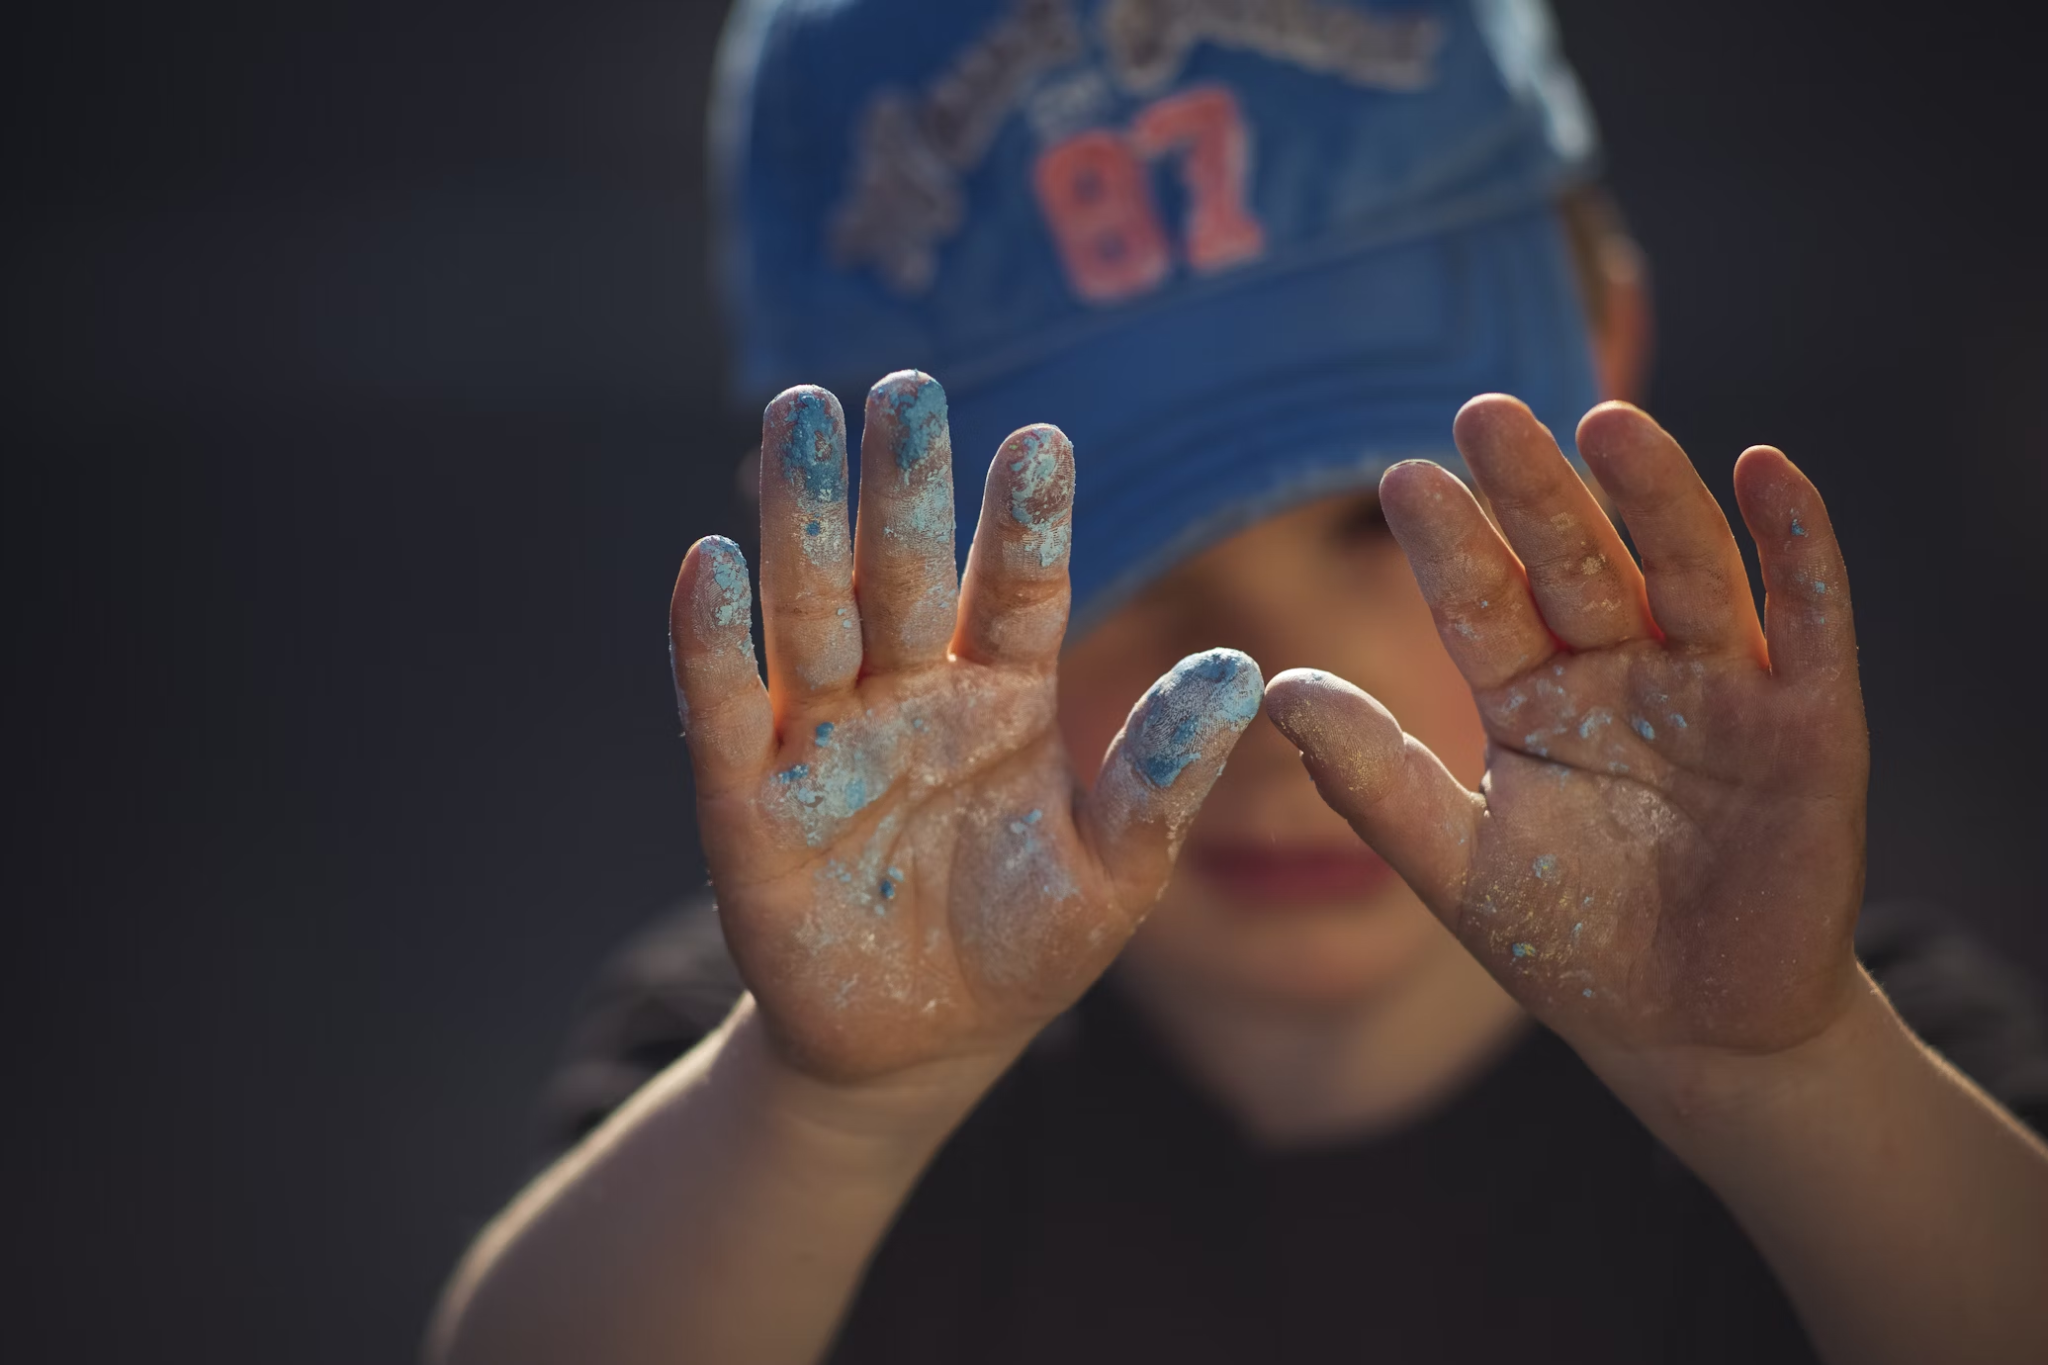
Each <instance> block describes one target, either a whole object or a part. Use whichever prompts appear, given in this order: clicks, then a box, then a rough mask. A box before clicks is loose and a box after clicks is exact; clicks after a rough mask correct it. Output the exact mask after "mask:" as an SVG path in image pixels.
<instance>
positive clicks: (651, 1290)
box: [429, 1000, 1000, 1365]
mask: <svg viewBox="0 0 2048 1365" xmlns="http://www.w3.org/2000/svg"><path fill="white" fill-rule="evenodd" d="M999 1070H1000V1068H999V1067H995V1066H994V1065H993V1064H992V1063H982V1062H976V1063H972V1064H962V1065H961V1066H960V1067H959V1068H958V1069H957V1070H955V1071H946V1072H941V1073H936V1074H931V1075H927V1076H924V1077H921V1078H919V1079H918V1080H916V1081H909V1080H902V1079H898V1080H892V1081H891V1082H890V1083H889V1085H888V1087H887V1088H886V1089H882V1090H877V1091H874V1092H864V1093H851V1092H844V1091H839V1090H835V1089H833V1088H831V1087H827V1086H824V1085H822V1084H820V1083H818V1082H816V1081H813V1080H810V1079H808V1078H806V1077H804V1076H801V1075H799V1074H797V1073H795V1072H792V1071H790V1070H789V1069H788V1068H787V1067H786V1066H784V1065H783V1064H782V1063H781V1062H780V1061H779V1060H777V1058H776V1056H775V1054H774V1052H773V1050H772V1049H771V1048H770V1046H769V1045H768V1042H767V1039H766V1037H765V1036H764V1033H763V1030H762V1027H761V1020H760V1017H759V1015H758V1014H757V1013H756V1012H755V1011H754V1009H753V1007H752V1002H751V1000H742V1002H741V1004H740V1006H739V1008H738V1009H736V1010H735V1011H734V1013H733V1015H732V1017H731V1018H729V1019H728V1020H727V1021H726V1023H725V1025H724V1026H723V1027H721V1028H720V1029H719V1031H718V1032H717V1033H716V1034H714V1035H712V1037H710V1038H708V1039H706V1040H705V1041H704V1043H702V1044H700V1045H699V1046H698V1047H697V1048H696V1049H694V1050H693V1051H692V1052H691V1053H690V1054H689V1055H688V1056H686V1057H684V1058H682V1059H681V1060H679V1061H678V1062H676V1064H675V1065H673V1066H671V1067H670V1068H669V1069H668V1070H667V1071H665V1072H663V1073H662V1075H661V1076H659V1077H658V1078H657V1079H655V1080H654V1081H653V1082H651V1083H650V1084H649V1085H648V1086H647V1087H646V1088H645V1089H644V1090H642V1091H641V1092H640V1093H639V1094H638V1095H636V1096H635V1097H634V1098H633V1099H632V1100H631V1101H630V1102H629V1103H628V1104H626V1105H625V1106H624V1107H623V1108H621V1109H620V1111H619V1112H618V1113H617V1114H615V1115H613V1116H612V1118H611V1119H610V1120H609V1121H608V1122H607V1123H606V1124H605V1125H604V1126H603V1127H602V1128H600V1129H599V1130H598V1131H597V1132H596V1133H594V1134H592V1135H591V1136H590V1137H589V1138H588V1139H586V1140H585V1141H584V1143H583V1144H582V1145H581V1146H580V1147H578V1148H577V1149H576V1150H575V1151H574V1152H572V1153H570V1154H569V1155H567V1156H565V1157H564V1158H563V1159H562V1160H561V1161H559V1162H557V1163H556V1164H555V1166H553V1167H552V1168H551V1169H549V1170H548V1171H547V1172H546V1173H545V1174H543V1175H542V1176H540V1177H539V1178H538V1179H537V1180H535V1181H534V1183H533V1184H532V1185H531V1186H529V1187H528V1188H527V1190H526V1191H525V1192H524V1193H523V1194H521V1195H520V1197H519V1198H518V1199H517V1200H515V1201H514V1202H513V1204H512V1206H511V1207H510V1208H509V1209H507V1210H506V1211H505V1212H504V1213H503V1214H501V1215H500V1216H499V1217H498V1219H497V1220H496V1221H495V1222H494V1223H492V1225H491V1226H490V1227H489V1228H488V1229H486V1230H485V1232H484V1233H483V1235H482V1236H481V1237H479V1238H478V1239H477V1242H476V1245H475V1246H474V1247H473V1248H472V1249H471V1251H470V1253H469V1255H468V1257H467V1258H466V1259H465V1261H464V1263H463V1265H462V1266H461V1268H460V1269H459V1270H458V1271H457V1273H456V1276H455V1279H454V1281H453V1283H452V1284H451V1285H450V1287H449V1289H448V1291H447V1294H446V1296H445V1298H444V1301H443V1302H442V1305H441V1309H440V1312H439V1314H438V1318H437V1321H436V1324H435V1328H434V1333H433V1341H432V1343H431V1346H430V1350H429V1359H430V1360H432V1361H434V1362H435V1365H486V1362H487V1363H488V1365H520V1362H527V1361H530V1362H535V1365H541V1363H542V1362H546V1365H559V1362H562V1361H572V1360H573V1361H576V1362H578V1363H579V1365H628V1363H629V1362H649V1363H650V1365H652V1362H661V1363H662V1365H672V1363H673V1362H676V1361H685V1360H687V1361H718V1362H721V1365H809V1362H813V1361H816V1360H818V1359H819V1358H820V1357H822V1356H823V1354H824V1352H825V1350H826V1349H827V1347H828V1346H829V1345H830V1342H831V1339H832V1336H833V1333H834V1332H835V1330H836V1329H837V1327H838V1324H839V1320H840V1318H841V1316H842V1315H843V1313H844V1312H845V1309H846V1305H847V1303H848V1302H849V1301H850V1299H851V1297H852V1295H853V1291H854V1288H855V1286H856V1285H857V1284H858V1282H859V1279H860V1276H861V1273H862V1271H863V1269H864V1267H865V1266H866V1263H867V1260H868V1258H869V1256H870V1255H871V1254H872V1252H873V1250H874V1248H875V1246H876V1244H877V1243H878V1242H879V1241H880V1239H881V1236H882V1233H883V1231H884V1230H885V1229H886V1228H887V1227H888V1225H889V1222H890V1220H891V1219H892V1218H894V1216H895V1214H896V1212H897V1210H898V1208H899V1207H900V1206H901V1205H902V1203H903V1201H904V1199H905V1198H906V1197H907V1195H908V1194H909V1191H910V1189H911V1187H912V1186H913V1185H914V1184H915V1182H916V1180H917V1178H918V1175H919V1173H920V1172H921V1171H922V1170H923V1168H924V1166H925V1164H926V1162H927V1161H929V1159H930V1157H931V1155H932V1153H933V1152H935V1151H936V1150H937V1149H938V1146H939V1145H940V1143H941V1142H943V1141H944V1139H945V1137H946V1135H947V1133H949V1132H950V1131H951V1129H952V1128H953V1127H954V1125H955V1124H957V1123H958V1121H959V1120H960V1119H961V1118H962V1117H963V1116H964V1115H965V1114H966V1113H967V1112H968V1110H969V1109H971V1108H972V1107H973V1105H974V1103H975V1102H976V1100H977V1099H978V1098H979V1096H980V1095H981V1093H982V1092H983V1091H984V1090H985V1089H986V1087H987V1086H988V1085H989V1084H990V1083H991V1082H992V1081H993V1080H994V1079H995V1076H996V1075H997V1074H999Z"/></svg>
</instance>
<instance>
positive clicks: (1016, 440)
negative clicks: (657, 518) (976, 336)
mask: <svg viewBox="0 0 2048 1365" xmlns="http://www.w3.org/2000/svg"><path fill="white" fill-rule="evenodd" d="M866 420H867V427H866V432H865V435H864V438H863V450H864V452H865V459H864V464H863V478H862V482H861V493H860V516H859V520H858V527H857V534H856V532H855V528H853V527H849V525H848V520H847V499H846V486H847V471H846V425H845V418H844V416H843V414H842V413H841V411H840V407H839V403H838V401H837V400H836V399H834V398H833V397H832V395H831V394H829V393H826V392H825V391H823V390H822V389H815V388H799V389H792V390H790V391H789V392H787V393H785V394H783V395H782V396H781V397H779V398H777V399H776V400H775V401H774V402H773V403H772V404H770V405H769V407H768V411H767V413H766V415H765V417H764V419H763V427H762V445H761V599H762V610H763V614H764V616H765V621H764V630H763V635H764V638H765V639H766V641H767V651H768V683H767V686H766V687H763V685H762V681H761V677H760V673H759V671H758V669H757V667H756V665H755V662H754V654H753V647H752V644H751V641H750V628H751V612H750V593H749V587H748V582H747V570H746V564H745V562H744V561H743V560H742V559H741V557H740V553H739V550H738V548H737V547H735V546H734V545H733V544H732V543H731V542H730V541H725V540H719V539H710V540H705V541H700V542H699V543H698V544H696V545H695V546H693V547H692V548H691V550H690V553H689V555H688V557H687V558H686V559H685V560H684V561H683V569H682V573H681V575H680V576H679V577H678V579H677V580H676V590H675V597H674V600H673V602H672V605H671V608H670V638H671V640H672V643H673V647H674V652H675V674H676V683H677V688H678V693H679V697H680V700H681V703H682V706H683V710H684V714H685V729H686V732H687V735H688V738H689V745H690V758H691V763H692V766H693V768H694V771H695V774H696V785H697V806H698V814H699V819H700V824H701V828H702V831H703V836H704V846H705V849H706V856H707V859H708V861H709V864H710V870H711V879H712V884H713V887H714V889H715V890H716V892H717V896H718V906H719V913H720V916H721V918H722V920H723V923H724V928H725V934H726V939H727V942H728V943H729V945H730V946H731V948H732V951H733V955H734V957H735V959H736V961H737V962H738V964H739V967H740V971H741V974H742V976H743V977H744V978H745V980H746V982H747V985H748V987H749V988H750V990H751V991H752V993H753V995H754V997H755V999H756V1002H757V1003H758V1005H759V1007H760V1009H761V1011H762V1014H763V1016H764V1019H765V1022H766V1024H767V1026H768V1028H769V1030H770V1033H771V1036H772V1037H773V1038H774V1039H775V1041H776V1042H777V1044H778V1046H779V1048H780V1050H781V1051H782V1052H783V1054H784V1056H785V1058H786V1059H787V1060H789V1061H790V1062H792V1063H793V1064H795V1065H796V1066H798V1067H800V1068H801V1069H803V1070H804V1071H806V1072H807V1073H809V1074H811V1075H813V1076H816V1077H818V1078H820V1079H824V1080H829V1081H863V1080H870V1079H874V1078H878V1077H882V1076H887V1075H891V1074H895V1073H900V1072H904V1071H907V1070H909V1069H910V1068H913V1067H917V1066H919V1065H920V1064H923V1063H929V1062H945V1061H948V1060H954V1059H963V1060H968V1061H978V1060H981V1059H986V1058H996V1059H1001V1060H1007V1057H1008V1055H1009V1054H1010V1053H1012V1052H1014V1051H1015V1050H1016V1049H1017V1048H1018V1047H1021V1046H1022V1044H1023V1043H1024V1042H1025V1041H1027V1040H1028V1039H1029V1038H1030V1037H1031V1035H1032V1034H1033V1033H1035V1032H1036V1031H1037V1029H1038V1028H1039V1027H1040V1026H1042V1025H1043V1024H1044V1023H1045V1022H1046V1021H1047V1020H1049V1019H1051V1018H1052V1017H1053V1016H1054V1015H1055V1014H1057V1013H1059V1012H1060V1011H1061V1010H1062V1009H1064V1008H1066V1007H1067V1006H1068V1005H1069V1004H1071V1003H1072V1002H1073V1001H1074V1000H1075V999H1076V998H1077V997H1078V996H1079V995H1080V994H1081V992H1082V991H1083V990H1084V989H1086V987H1087V986H1088V985H1089V983H1090V982H1092V981H1093V980H1094V979H1095V978H1096V976H1098V975H1099V974H1100V973H1101V972H1102V970H1103V969H1104V968H1105V967H1107V966H1108V964H1109V963H1110V961H1111V960H1112V959H1113V958H1114V957H1115V956H1116V953H1117V951H1118V949H1120V948H1121V947H1122V946H1123V944H1124V941H1125V940H1126V939H1127V938H1128V937H1129V936H1130V934H1131V932H1132V930H1133V929H1134V928H1135V927H1136V925H1137V924H1138V922H1139V920H1140V919H1142V918H1143V916H1144V914H1145V912H1146V911H1147V910H1148V909H1149V908H1150V907H1151V905H1152V903H1153V902H1154V900H1156V899H1157V897H1158V894H1159V891H1160V889H1161V887H1162V886H1164V884H1165V882H1166V877H1167V874H1168V872H1169V871H1170V870H1171V867H1172V863H1173V857H1174V854H1175V852H1176V851H1177V849H1178V846H1179V842H1180V837H1181V834H1182V832H1183V831H1184V829H1185V828H1186V826H1187V823H1188V821H1189V820H1190V819H1192V818H1193V816H1194V813H1195V811H1196V809H1197V808H1198V807H1199V806H1200V805H1201V802H1202V798H1203V797H1204V796H1206V795H1207V794H1208V791H1209V787H1210V785H1211V784H1212V783H1213V782H1214V781H1215V778H1216V774H1217V773H1218V772H1219V771H1221V767H1222V763H1223V760H1224V759H1225V757H1226V756H1227V755H1228V754H1229V752H1230V749H1231V746H1232V745H1233V744H1235V742H1236V740H1237V736H1238V735H1239V733H1241V732H1242V731H1243V729H1244V727H1245V726H1246V725H1247V724H1249V723H1250V721H1251V719H1252V717H1253V716H1254V715H1255V714H1256V713H1257V710H1258V705H1259V697H1260V686H1261V685H1260V678H1259V673H1258V668H1257V666H1256V665H1255V664H1253V663H1252V661H1251V660H1250V659H1248V658H1246V657H1245V656H1243V655H1241V654H1237V653H1234V652H1231V651H1227V650H1217V651H1211V652H1210V653H1207V654H1201V655H1196V656H1194V657H1193V658H1190V659H1187V660H1184V661H1182V663H1181V664H1180V665H1178V666H1177V667H1176V668H1175V669H1174V670H1173V671H1172V672H1170V673H1169V674H1167V676H1166V677H1165V678H1163V679H1161V680H1160V681H1159V683H1158V684H1157V685H1155V686H1154V687H1153V688H1152V690H1151V691H1150V692H1149V693H1147V694H1146V696H1145V697H1144V698H1143V699H1142V700H1141V701H1140V702H1139V703H1138V706H1137V708H1136V709H1135V710H1134V711H1133V712H1132V714H1131V719H1130V722H1129V723H1128V724H1127V725H1126V727H1125V729H1124V732H1123V734H1122V735H1120V736H1119V737H1118V739H1117V741H1116V742H1115V744H1113V745H1112V746H1111V748H1110V751H1109V754H1108V755H1107V757H1105V758H1104V760H1103V767H1102V772H1101V775H1100V776H1099V777H1098V779H1097V781H1096V783H1095V786H1094V789H1093V791H1092V792H1084V791H1083V790H1082V789H1081V788H1080V786H1079V784H1077V783H1076V781H1075V779H1074V775H1073V773H1072V771H1071V770H1070V768H1069V766H1068V762H1067V756H1066V754H1065V752H1064V751H1063V750H1062V747H1061V744H1060V740H1059V736H1058V733H1057V731H1056V730H1055V728H1054V702H1055V681H1056V673H1055V666H1056V663H1057V659H1058V654H1059V648H1060V641H1061V638H1062V636H1063V635H1064V633H1065V630H1066V619H1067V599H1068V586H1067V547H1068V539H1069V530H1070V525H1071V517H1072V507H1073V491H1074V463H1073V453H1072V451H1071V449H1070V447H1069V446H1068V443H1067V440H1066V438H1065V437H1064V436H1062V435H1061V434H1060V433H1059V432H1058V431H1057V430H1055V429H1053V428H1051V427H1043V426H1041V427H1031V428H1027V429H1025V430H1023V431H1020V432H1018V433H1016V434H1015V435H1013V436H1011V437H1010V438H1009V440H1007V441H1006V442H1004V443H1003V447H1002V449H1001V451H999V452H998V453H997V455H996V458H995V462H994V464H993V465H992V466H991V468H990V471H989V477H988V487H987V496H986V498H985V499H984V501H983V504H982V510H981V523H980V527H979V529H978V530H977V532H976V534H975V540H974V545H973V549H972V553H971V555H970V558H969V561H968V566H967V572H966V576H965V580H964V582H956V576H955V570H954V556H953V475H952V450H951V442H950V438H949V435H948V431H947V423H946V402H945V395H944V393H943V392H942V391H941V390H940V388H939V386H938V385H937V384H936V383H935V382H933V381H932V380H931V379H929V378H927V377H925V376H923V375H919V374H914V373H903V374H897V375H891V376H890V377H889V378H887V379H885V380H883V381H882V382H881V383H879V384H877V385H876V386H875V388H874V390H873V391H872V392H871V393H870V394H869V395H868V404H867V419H866Z"/></svg>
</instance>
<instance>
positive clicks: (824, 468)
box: [761, 385, 861, 717]
mask: <svg viewBox="0 0 2048 1365" xmlns="http://www.w3.org/2000/svg"><path fill="white" fill-rule="evenodd" d="M761 614H762V617H763V622H762V624H763V632H762V634H763V638H764V639H765V641H766V642H767V646H768V687H769V692H770V694H771V695H772V696H773V698H774V702H775V709H776V714H777V716H778V717H780V716H786V715H788V714H789V712H790V710H791V709H792V708H793V707H795V706H797V705H799V704H801V703H803V702H804V701H806V700H809V699H811V698H814V697H818V696H821V695H825V694H829V693H832V692H837V691H840V690H843V689H845V688H848V687H851V686H852V685H853V683H854V680H855V679H856V678H857V677H859V675H860V651H861V639H860V616H859V614H858V612H857V611H856V610H855V608H854V602H853V552H852V544H851V541H850V539H849V537H848V535H847V525H846V415H845V413H843V412H842V411H841V410H840V407H839V400H838V399H837V398H834V397H833V396H832V395H831V394H829V393H827V392H825V390H823V389H820V388H814V387H812V386H810V385H805V386H803V387H801V388H794V389H790V390H788V391H787V392H785V393H783V394H781V395H779V396H778V397H777V398H776V399H775V401H773V402H772V403H770V404H769V405H768V410H767V411H766V412H765V413H763V414H762V418H761Z"/></svg>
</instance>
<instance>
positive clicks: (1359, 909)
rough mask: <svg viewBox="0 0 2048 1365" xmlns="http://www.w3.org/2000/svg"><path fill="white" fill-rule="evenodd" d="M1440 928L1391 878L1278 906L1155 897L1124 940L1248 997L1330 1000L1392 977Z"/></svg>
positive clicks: (1439, 935) (1300, 1004)
mask: <svg viewBox="0 0 2048 1365" xmlns="http://www.w3.org/2000/svg"><path fill="white" fill-rule="evenodd" d="M1204 900H1207V898H1204ZM1444 938H1445V935H1444V930H1443V928H1442V926H1441V925H1439V924H1438V923H1437V922H1436V919H1435V918H1434V917H1433V916H1431V915H1430V913H1429V911H1428V910H1427V909H1425V908H1424V907H1423V905H1422V904H1421V902H1420V901H1418V900H1416V899H1415V897H1414V895H1413V893H1411V892H1409V891H1408V889H1407V888H1406V887H1397V888H1394V889H1392V890H1391V892H1390V893H1388V894H1383V895H1380V896H1375V897H1372V898H1371V900H1370V901H1369V902H1367V903H1364V904H1330V905H1317V906H1290V907H1288V908H1287V909H1285V910H1283V911H1272V910H1259V909H1247V908H1245V907H1240V906H1235V905H1224V904H1219V903H1216V902H1214V901H1209V902H1208V903H1206V904H1191V905H1178V906H1167V905H1162V906H1161V907H1160V908H1159V909H1158V910H1157V911H1156V912H1155V913H1154V915H1153V917H1152V919H1151V920H1149V921H1148V922H1147V924H1146V927H1145V930H1144V932H1143V933H1141V934H1140V935H1139V941H1138V942H1137V943H1135V944H1133V945H1132V946H1133V949H1134V950H1135V951H1138V952H1143V953H1145V954H1146V955H1147V956H1148V957H1150V958H1151V959H1152V961H1153V965H1154V966H1155V967H1157V968H1158V969H1161V970H1164V971H1168V972H1171V973H1174V974H1176V975H1187V976H1191V977H1193V978H1195V979H1197V980H1199V982H1200V984H1201V985H1202V986H1203V987H1204V988H1206V989H1211V990H1215V991H1218V992H1221V993H1225V994H1228V995H1230V996H1233V997H1236V998H1239V999H1243V1000H1245V1001H1247V1002H1258V1003H1263V1004H1269V1005H1273V1006H1284V1007H1291V1008H1296V1009H1336V1008H1343V1007H1347V1006H1352V1005H1357V1004H1360V1003H1363V1002H1364V1001H1366V1000H1369V999H1370V998H1371V997H1373V996H1374V995H1377V994H1379V993H1380V992H1382V991H1385V990H1387V989H1389V988H1391V987H1393V986H1395V985H1397V984H1398V983H1399V982H1400V981H1401V980H1402V979H1403V978H1405V977H1406V976H1407V975H1408V974H1409V973H1410V972H1412V971H1414V970H1415V969H1416V968H1417V966H1418V965H1419V964H1420V963H1421V962H1422V961H1423V959H1424V958H1425V957H1426V956H1427V955H1428V954H1429V952H1430V950H1431V949H1432V948H1436V947H1440V946H1442V942H1443V940H1444Z"/></svg>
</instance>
